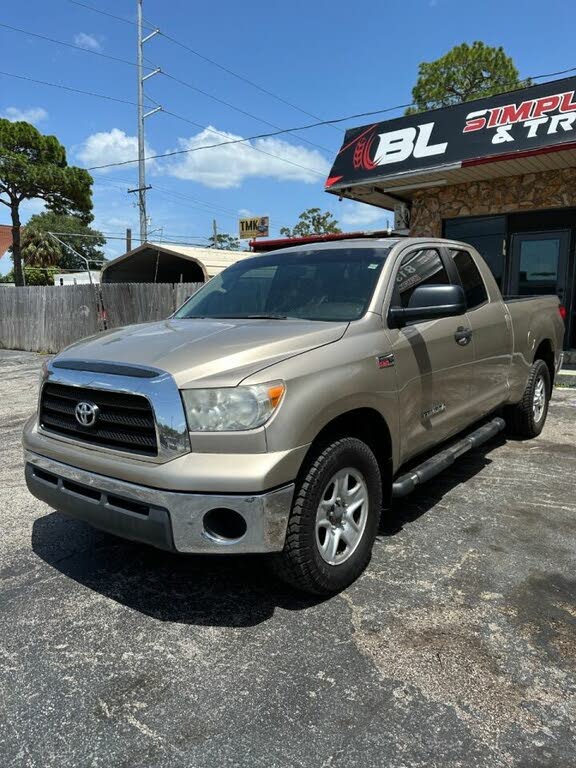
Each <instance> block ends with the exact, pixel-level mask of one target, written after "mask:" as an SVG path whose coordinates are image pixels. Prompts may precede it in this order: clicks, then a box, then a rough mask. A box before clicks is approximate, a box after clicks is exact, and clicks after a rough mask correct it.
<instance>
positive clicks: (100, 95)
mask: <svg viewBox="0 0 576 768" xmlns="http://www.w3.org/2000/svg"><path fill="white" fill-rule="evenodd" d="M0 75H3V76H4V77H14V78H16V79H17V80H26V81H27V82H29V83H36V84H37V85H46V86H48V87H49V88H60V89H62V90H64V91H71V92H72V93H81V94H83V95H84V96H92V97H93V98H95V99H106V100H107V101H116V102H118V103H119V104H128V105H129V106H131V107H136V106H138V105H137V104H136V102H135V101H128V99H119V98H117V97H116V96H109V95H108V94H105V93H95V92H94V91H84V90H82V89H81V88H72V86H70V85H62V83H49V82H48V81H47V80H37V79H35V78H34V77H26V76H25V75H15V74H14V73H13V72H2V71H0Z"/></svg>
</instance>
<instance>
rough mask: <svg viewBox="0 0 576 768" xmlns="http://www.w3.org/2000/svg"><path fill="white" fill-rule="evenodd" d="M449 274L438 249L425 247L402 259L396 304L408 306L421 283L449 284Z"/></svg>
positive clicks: (398, 276)
mask: <svg viewBox="0 0 576 768" xmlns="http://www.w3.org/2000/svg"><path fill="white" fill-rule="evenodd" d="M449 284H450V280H449V278H448V274H447V272H446V270H445V268H444V265H443V264H442V260H441V259H440V254H439V253H438V251H435V250H433V249H432V248H423V249H420V250H418V251H412V252H411V253H409V254H408V255H407V256H405V257H404V258H403V259H402V263H401V264H400V269H399V270H398V273H397V275H396V290H395V296H396V298H395V301H394V303H395V304H396V306H402V307H407V306H408V304H409V302H410V298H411V297H412V294H413V293H414V289H415V288H417V287H418V286H419V285H449Z"/></svg>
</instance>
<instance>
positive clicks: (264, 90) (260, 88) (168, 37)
mask: <svg viewBox="0 0 576 768" xmlns="http://www.w3.org/2000/svg"><path fill="white" fill-rule="evenodd" d="M68 2H70V3H72V4H73V5H79V6H81V7H82V8H86V9H87V10H89V11H94V12H95V13H100V14H102V15H104V16H110V17H111V18H113V19H116V20H117V21H122V22H124V23H126V24H132V25H133V24H135V22H134V21H131V20H130V19H126V18H123V17H121V16H115V15H114V14H112V13H109V12H107V11H102V10H101V9H99V8H95V7H94V6H92V5H88V4H87V3H82V2H79V0H68ZM148 29H155V27H153V26H152V25H150V24H149V25H148ZM159 34H160V35H162V37H164V38H165V39H166V40H168V41H170V42H171V43H173V44H174V45H177V46H179V47H180V48H183V49H184V50H186V51H188V52H189V53H192V54H193V55H194V56H197V57H198V58H200V59H202V60H203V61H206V62H207V63H208V64H211V65H212V66H214V67H217V68H218V69H220V70H222V71H223V72H226V73H227V74H228V75H231V76H232V77H235V78H236V79H237V80H241V81H242V82H243V83H246V84H247V85H250V86H251V87H252V88H256V90H258V91H260V92H261V93H265V94H266V95H267V96H269V97H270V98H272V99H275V100H276V101H279V102H280V103H282V104H285V105H286V106H288V107H291V108H292V109H295V110H296V111H298V112H301V113H302V114H303V115H307V117H312V118H314V120H321V118H320V117H319V116H318V115H315V114H313V113H312V112H308V111H307V110H305V109H302V108H301V107H299V106H298V105H296V104H293V103H292V102H291V101H288V99H284V98H283V97H282V96H278V94H276V93H273V92H272V91H269V90H268V89H267V88H264V87H263V86H261V85H258V83H255V82H254V81H253V80H250V79H249V78H247V77H244V75H240V74H238V72H234V70H232V69H230V68H229V67H226V66H224V65H223V64H220V63H219V62H217V61H214V59H211V58H209V57H208V56H205V55H204V54H202V53H200V52H199V51H196V50H194V48H191V47H190V46H189V45H186V44H185V43H182V42H181V41H180V40H177V39H176V38H175V37H172V36H171V35H168V34H166V33H165V32H161V31H160V33H159ZM326 125H331V124H330V123H326ZM331 127H335V126H331ZM337 130H341V129H338V128H337Z"/></svg>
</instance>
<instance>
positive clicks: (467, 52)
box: [406, 40, 531, 115]
mask: <svg viewBox="0 0 576 768" xmlns="http://www.w3.org/2000/svg"><path fill="white" fill-rule="evenodd" d="M530 84H531V83H530V81H529V80H524V81H521V80H520V79H519V76H518V70H517V69H516V67H515V66H514V62H513V61H512V59H511V58H510V57H509V56H507V55H506V53H505V52H504V49H503V48H502V47H499V48H493V47H491V46H489V45H485V44H484V43H482V42H480V41H479V40H476V41H475V42H474V43H472V45H468V43H462V45H457V46H455V47H454V48H452V49H451V50H450V51H448V53H446V54H444V56H441V57H440V58H439V59H436V61H430V62H428V61H423V62H422V63H421V64H420V66H419V67H418V80H417V81H416V85H415V86H414V88H413V89H412V100H413V102H414V105H415V106H413V107H409V108H408V109H407V110H406V114H408V115H411V114H415V113H416V112H424V111H425V110H427V109H437V108H439V107H448V106H450V105H451V104H461V103H462V102H464V101H471V100H472V99H480V98H483V97H485V96H493V95H494V94H496V93H503V92H504V91H511V90H513V89H514V88H520V87H522V86H527V85H530Z"/></svg>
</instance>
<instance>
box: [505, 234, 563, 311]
mask: <svg viewBox="0 0 576 768" xmlns="http://www.w3.org/2000/svg"><path fill="white" fill-rule="evenodd" d="M553 235H566V238H565V242H564V246H565V251H564V252H563V253H560V254H559V260H558V273H557V274H558V280H557V281H556V282H557V283H562V292H561V293H559V294H558V297H559V298H560V302H561V303H562V304H564V301H565V300H566V295H567V293H568V272H569V265H570V242H571V237H572V232H571V230H570V229H569V228H568V227H565V228H563V229H545V230H543V231H538V232H535V231H529V232H513V233H512V234H511V235H510V255H509V258H508V261H509V265H510V269H509V270H508V284H507V286H506V293H508V294H518V293H519V291H518V289H517V283H518V281H519V266H520V265H519V264H515V263H514V262H515V258H516V254H515V253H514V246H515V244H516V241H517V239H520V238H526V239H529V238H534V239H544V238H546V237H552V236H553ZM518 255H520V254H518Z"/></svg>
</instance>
